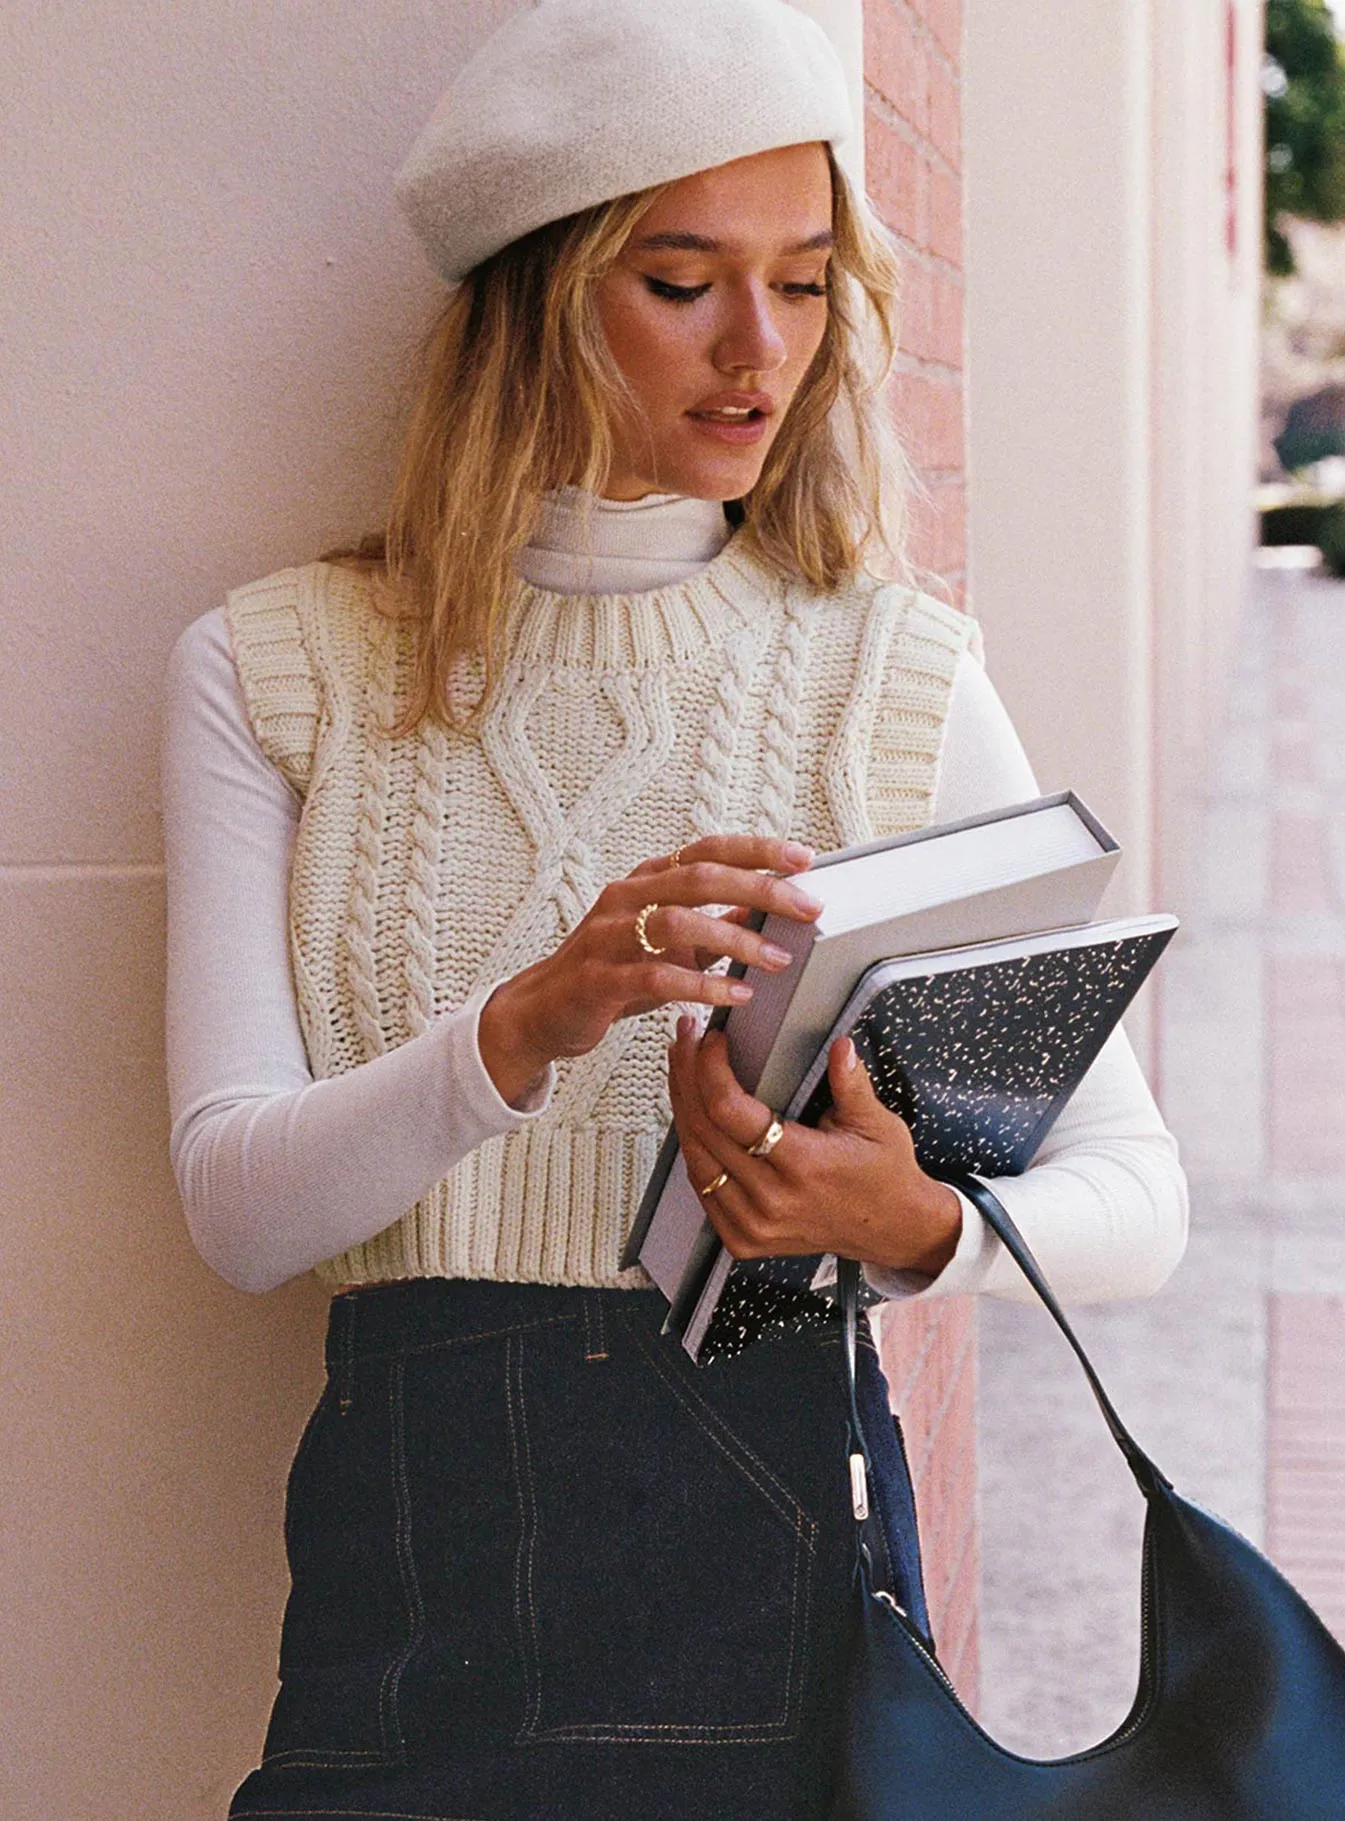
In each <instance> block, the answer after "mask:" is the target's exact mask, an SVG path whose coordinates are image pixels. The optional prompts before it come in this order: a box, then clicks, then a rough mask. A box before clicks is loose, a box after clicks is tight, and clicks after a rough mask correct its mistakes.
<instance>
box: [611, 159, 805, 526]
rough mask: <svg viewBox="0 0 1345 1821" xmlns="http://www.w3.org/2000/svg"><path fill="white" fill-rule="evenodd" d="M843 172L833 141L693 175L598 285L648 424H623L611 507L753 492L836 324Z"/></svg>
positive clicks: (659, 205)
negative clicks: (662, 497)
mask: <svg viewBox="0 0 1345 1821" xmlns="http://www.w3.org/2000/svg"><path fill="white" fill-rule="evenodd" d="M831 227H832V221H831V173H830V167H829V165H828V163H827V155H826V148H825V147H824V146H823V145H822V144H821V143H818V144H810V145H791V146H784V147H782V148H780V149H779V150H778V151H772V152H759V153H757V154H756V155H755V156H754V157H751V158H738V159H735V160H734V162H733V163H732V164H721V165H716V166H715V167H714V169H712V170H708V171H698V172H697V173H696V174H695V176H693V177H686V178H683V179H682V181H681V182H680V183H676V184H673V185H672V186H671V187H670V188H669V189H668V190H666V191H665V192H664V193H663V195H662V196H661V197H660V198H659V200H658V201H657V202H656V203H655V204H654V205H653V207H652V208H651V209H650V210H649V211H648V212H647V214H645V215H644V216H643V217H642V218H641V220H640V223H639V225H638V226H637V227H636V229H635V232H634V233H633V234H632V236H631V238H630V240H629V241H628V243H627V245H626V247H625V249H624V250H623V252H622V254H621V256H620V258H619V259H618V260H617V261H616V263H615V264H614V265H613V266H612V267H611V269H610V270H609V271H608V272H607V273H606V274H605V275H604V276H603V278H602V279H601V280H600V282H599V284H598V289H597V301H598V311H599V315H600V318H601V321H602V326H603V329H604V331H605V333H606V336H607V341H608V345H609V346H610V348H611V351H612V356H613V359H614V360H615V361H616V363H617V365H618V366H619V367H620V369H621V371H622V373H623V374H624V375H625V378H626V380H627V381H628V383H629V384H630V387H631V389H632V391H633V392H634V394H635V396H636V398H637V399H638V400H639V402H640V405H641V406H642V407H643V419H642V420H641V421H637V420H636V419H634V418H633V417H632V418H630V419H629V420H625V419H623V421H622V422H621V423H619V424H618V425H616V426H615V435H616V459H615V462H614V465H613V468H612V476H611V480H610V481H609V483H608V486H607V496H608V498H610V499H619V500H632V499H640V498H641V497H642V496H643V495H645V494H646V493H681V494H687V495H690V496H691V497H694V498H698V499H716V500H726V499H738V498H740V497H741V496H742V495H743V494H744V493H747V492H748V491H749V490H750V489H751V487H752V486H753V485H754V484H755V482H756V480H757V477H758V476H759V474H760V473H761V469H762V465H763V463H764V462H765V460H766V456H767V453H768V451H769V450H770V446H771V444H772V443H773V442H774V440H775V438H776V437H777V436H778V434H779V432H780V425H781V423H782V421H783V419H784V415H785V412H786V411H787V410H788V408H789V403H790V400H791V399H792V398H793V396H794V394H795V392H796V391H797V390H798V387H799V384H800V382H801V381H802V379H803V376H804V375H805V373H806V372H807V371H808V367H809V365H810V363H811V361H812V359H813V356H814V355H815V354H816V353H817V350H818V348H819V346H820V345H821V342H822V337H823V335H824V334H825V332H826V326H827V297H826V284H827V272H828V267H829V263H830V257H831V254H830V248H831Z"/></svg>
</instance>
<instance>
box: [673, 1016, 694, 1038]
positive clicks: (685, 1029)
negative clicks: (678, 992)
mask: <svg viewBox="0 0 1345 1821" xmlns="http://www.w3.org/2000/svg"><path fill="white" fill-rule="evenodd" d="M695 1022H696V1021H695V1019H694V1018H693V1017H692V1016H691V1014H690V1012H683V1013H682V1016H681V1017H680V1018H679V1019H678V1020H677V1035H678V1036H679V1037H689V1036H690V1035H691V1027H692V1025H693V1024H694V1023H695Z"/></svg>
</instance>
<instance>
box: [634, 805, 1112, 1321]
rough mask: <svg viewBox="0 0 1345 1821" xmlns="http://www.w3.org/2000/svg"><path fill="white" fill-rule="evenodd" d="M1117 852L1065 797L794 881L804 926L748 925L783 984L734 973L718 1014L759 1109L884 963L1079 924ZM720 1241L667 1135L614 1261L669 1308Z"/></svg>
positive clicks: (800, 1069) (798, 1071)
mask: <svg viewBox="0 0 1345 1821" xmlns="http://www.w3.org/2000/svg"><path fill="white" fill-rule="evenodd" d="M1119 856H1120V848H1119V846H1118V844H1117V842H1116V841H1115V839H1114V838H1113V837H1112V836H1111V835H1110V834H1109V833H1108V831H1107V830H1106V829H1105V828H1104V827H1103V825H1102V823H1101V822H1099V820H1098V819H1097V817H1096V816H1094V815H1093V813H1092V811H1091V810H1089V809H1088V807H1087V806H1086V805H1085V804H1084V803H1083V802H1082V801H1081V800H1080V799H1079V797H1077V796H1076V795H1075V794H1074V792H1073V791H1061V792H1057V793H1055V794H1053V795H1050V796H1045V797H1037V798H1033V799H1031V800H1029V801H1028V802H1025V803H1015V804H1010V805H1009V806H1007V807H1006V808H1003V809H999V810H991V811H987V812H985V813H983V814H981V815H977V816H968V817H965V818H963V819H961V820H959V821H956V822H945V823H938V824H934V825H932V826H930V827H927V828H922V829H917V830H914V831H913V832H911V833H908V834H901V835H889V836H885V837H882V838H880V839H879V840H876V841H868V842H863V843H860V844H858V845H856V846H853V847H847V848H838V849H836V850H835V851H834V852H831V853H826V854H821V855H819V856H818V857H817V858H816V859H815V860H814V862H813V864H812V866H811V867H809V868H808V869H807V871H806V872H803V873H800V874H797V875H795V876H796V877H797V879H798V881H799V883H800V885H801V886H802V888H803V889H804V890H806V891H807V892H809V893H810V894H811V895H812V896H813V897H815V898H818V899H820V900H821V902H822V905H823V909H822V912H821V914H820V915H819V916H818V917H816V918H815V919H813V920H812V921H811V922H809V923H801V922H799V921H797V920H796V919H794V918H792V917H784V916H778V915H775V914H770V915H768V914H766V913H764V912H762V911H756V912H754V913H753V915H752V917H751V918H750V919H749V920H748V927H749V928H753V929H759V930H760V931H761V933H762V934H763V935H764V936H765V938H766V939H767V941H771V942H775V943H777V944H779V945H780V946H781V947H783V948H786V949H788V950H789V952H790V953H791V954H792V955H793V957H794V960H793V963H792V965H791V966H790V967H788V968H786V969H784V970H783V971H782V972H780V973H778V974H777V973H771V972H769V971H767V970H765V969H762V968H753V967H747V966H745V964H744V963H742V962H740V961H735V962H733V963H732V964H731V965H730V967H729V969H728V972H729V975H730V976H732V977H744V978H746V979H747V981H748V983H749V985H751V986H752V987H754V989H755V992H754V996H753V997H752V998H751V999H750V1000H748V1002H747V1003H746V1004H745V1005H734V1006H720V1007H717V1008H716V1010H715V1012H714V1013H713V1015H712V1016H711V1018H710V1021H709V1022H710V1026H711V1027H712V1028H719V1029H722V1030H723V1031H724V1036H725V1041H726V1043H727V1045H728V1057H729V1063H730V1065H731V1067H732V1068H733V1071H734V1074H735V1075H736V1076H737V1079H738V1080H739V1081H740V1082H741V1083H742V1085H743V1086H744V1087H745V1088H746V1089H747V1090H748V1092H749V1093H752V1094H756V1095H757V1096H758V1097H759V1098H760V1099H762V1100H764V1101H765V1102H766V1103H767V1105H768V1106H772V1107H776V1108H779V1107H782V1106H784V1105H785V1104H786V1103H787V1102H788V1101H789V1098H790V1096H791V1095H792V1094H793V1092H794V1090H795V1089H796V1088H797V1086H798V1084H799V1082H800V1080H801V1079H802V1078H803V1075H804V1073H805V1071H806V1070H807V1068H808V1065H809V1064H810V1063H811V1062H812V1060H813V1058H814V1057H815V1056H816V1054H817V1051H818V1046H819V1045H820V1044H821V1043H822V1041H823V1039H824V1038H825V1036H826V1033H827V1031H828V1030H829V1029H830V1028H831V1025H832V1024H833V1022H834V1020H835V1018H836V1014H837V1012H838V1010H839V1008H840V1006H841V1005H842V1003H843V1001H844V999H845V997H846V995H847V994H848V993H849V992H850V990H851V989H852V988H853V986H854V984H855V982H856V980H857V979H858V978H859V976H860V975H861V974H862V973H863V972H864V970H865V969H866V968H867V967H869V966H871V965H872V963H873V962H875V961H878V960H884V959H886V958H888V957H890V956H893V955H905V954H915V953H920V952H922V951H927V950H936V949H948V948H952V947H955V946H959V945H966V944H969V943H974V942H984V941H990V940H993V939H997V938H1001V937H1008V936H1017V935H1026V934H1029V933H1033V932H1037V931H1042V930H1050V929H1060V928H1066V927H1069V926H1072V925H1078V924H1085V923H1087V922H1088V921H1089V919H1090V918H1091V917H1093V916H1094V915H1095V914H1096V911H1097V907H1098V904H1099V903H1100V901H1101V898H1102V893H1103V891H1104V890H1105V889H1106V886H1107V884H1108V882H1109V880H1110V879H1111V876H1112V873H1113V871H1114V869H1115V866H1116V863H1117V860H1118V858H1119ZM715 1245H716V1238H715V1233H714V1229H713V1227H712V1226H711V1225H710V1223H709V1221H708V1220H707V1219H706V1216H705V1209H704V1206H703V1204H702V1202H701V1199H700V1197H699V1195H698V1194H697V1193H696V1190H695V1188H694V1187H693V1186H692V1185H691V1183H689V1182H688V1181H687V1175H686V1169H685V1166H684V1165H683V1163H682V1160H681V1155H680V1146H679V1145H678V1142H677V1130H676V1127H675V1126H674V1127H670V1128H669V1131H668V1133H667V1135H666V1137H665V1139H664V1142H663V1145H662V1146H661V1148H660V1150H659V1154H658V1157H657V1159H656V1160H655V1163H654V1168H653V1170H652V1171H651V1172H650V1177H649V1181H648V1183H647V1184H646V1186H645V1191H644V1194H643V1196H642V1198H641V1201H640V1206H639V1208H638V1209H637V1211H636V1215H635V1220H634V1222H633V1224H632V1227H631V1231H630V1235H629V1237H628V1239H627V1242H626V1247H625V1250H624V1252H623V1254H622V1260H621V1262H622V1265H623V1267H628V1266H631V1265H634V1264H637V1263H638V1264H641V1265H643V1266H644V1268H645V1270H646V1271H647V1272H648V1273H649V1275H650V1277H651V1278H652V1279H653V1281H654V1283H655V1284H657V1285H658V1287H659V1289H661V1290H662V1291H663V1293H664V1295H665V1296H667V1297H668V1299H669V1301H670V1302H671V1303H675V1304H676V1303H678V1302H679V1301H685V1296H686V1292H685V1290H684V1285H686V1284H687V1283H689V1282H691V1281H695V1282H697V1283H701V1282H703V1280H704V1274H705V1271H706V1270H707V1269H708V1268H709V1265H710V1263H711V1262H712V1259H713V1254H714V1249H715Z"/></svg>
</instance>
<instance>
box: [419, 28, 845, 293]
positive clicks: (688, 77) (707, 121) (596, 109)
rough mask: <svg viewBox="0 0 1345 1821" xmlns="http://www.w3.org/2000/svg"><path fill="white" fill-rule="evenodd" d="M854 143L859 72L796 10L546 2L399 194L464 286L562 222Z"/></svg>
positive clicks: (463, 83)
mask: <svg viewBox="0 0 1345 1821" xmlns="http://www.w3.org/2000/svg"><path fill="white" fill-rule="evenodd" d="M851 130H852V116H851V109H850V97H849V92H848V89H847V86H846V78H845V69H844V66H843V65H842V63H841V60H840V58H839V56H838V55H837V54H836V51H835V50H834V48H833V47H832V44H831V41H830V39H829V38H828V37H827V35H826V33H825V32H824V31H823V29H822V27H821V26H820V25H818V24H817V23H816V22H815V21H814V20H812V19H810V18H808V17H807V15H806V14H804V13H802V12H800V11H799V10H798V9H797V7H793V6H790V5H788V4H786V0H543V4H541V5H532V6H528V7H526V8H525V9H524V10H523V11H522V12H519V13H515V14H514V15H513V16H512V17H511V18H509V19H507V20H506V21H505V23H504V24H503V25H502V26H500V27H499V29H498V30H497V31H495V32H493V33H492V34H491V36H490V37H489V38H487V39H486V41H485V43H484V44H482V45H481V46H480V48H479V49H478V50H477V51H476V52H475V54H474V55H473V56H472V57H471V58H470V59H469V60H468V62H467V63H466V64H465V65H464V67H463V69H462V70H461V72H460V73H459V75H458V77H457V79H456V80H455V81H454V82H453V83H452V85H451V86H450V88H449V89H448V92H447V93H446V94H445V95H444V97H443V99H442V101H441V102H440V103H439V106H438V107H437V108H436V109H435V111H434V114H433V116H432V117H431V119H430V121H429V124H428V125H427V126H426V127H425V129H424V131H423V132H422V133H421V135H420V137H419V139H417V141H416V143H415V145H414V146H413V147H412V148H411V152H410V154H409V156H408V157H407V159H406V162H405V163H404V164H403V166H402V168H401V170H400V171H399V172H398V173H397V179H396V196H397V200H398V202H399V203H400V204H401V207H402V209H403V210H404V211H405V214H406V216H407V218H408V220H409V221H410V223H411V226H412V227H413V228H414V230H415V232H416V234H417V235H418V236H419V238H420V240H421V242H422V244H423V245H424V247H425V250H426V252H427V253H428V254H429V258H430V263H431V264H432V265H433V266H434V269H435V270H436V271H437V272H438V273H439V275H440V277H441V278H444V279H446V280H447V281H448V283H449V284H455V283H457V282H458V281H459V280H460V279H461V278H463V276H464V275H465V274H466V273H468V272H469V271H471V269H472V267H473V266H475V265H478V264H479V263H480V262H481V261H482V260H483V259H486V258H488V257H489V256H490V255H491V254H492V253H497V252H499V250H500V248H501V247H504V246H507V245H508V244H509V242H510V241H511V240H517V239H518V238H519V237H520V236H521V235H523V234H528V233H530V232H531V231H532V230H533V229H534V228H540V227H541V226H543V224H544V223H546V222H548V221H557V220H559V219H560V218H561V217H562V216H564V215H572V214H574V213H575V212H576V211H578V210H580V209H586V208H591V207H592V206H593V205H594V204H596V203H600V202H608V201H610V200H611V199H612V198H613V197H614V196H623V195H626V194H627V193H628V192H630V191H632V190H643V189H647V188H648V187H649V186H650V185H652V184H656V183H667V182H671V181H673V180H674V179H676V178H679V177H689V176H690V175H691V174H692V172H693V171H704V170H709V169H710V167H711V166H713V165H717V164H727V163H728V162H729V161H730V160H731V159H734V158H747V157H750V156H751V155H752V154H753V153H755V152H768V151H772V150H774V148H775V147H777V146H783V145H800V144H804V143H807V142H810V141H813V140H828V141H830V143H831V144H832V145H840V144H842V143H843V142H844V140H845V139H846V137H847V136H848V135H849V133H850V131H851Z"/></svg>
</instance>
